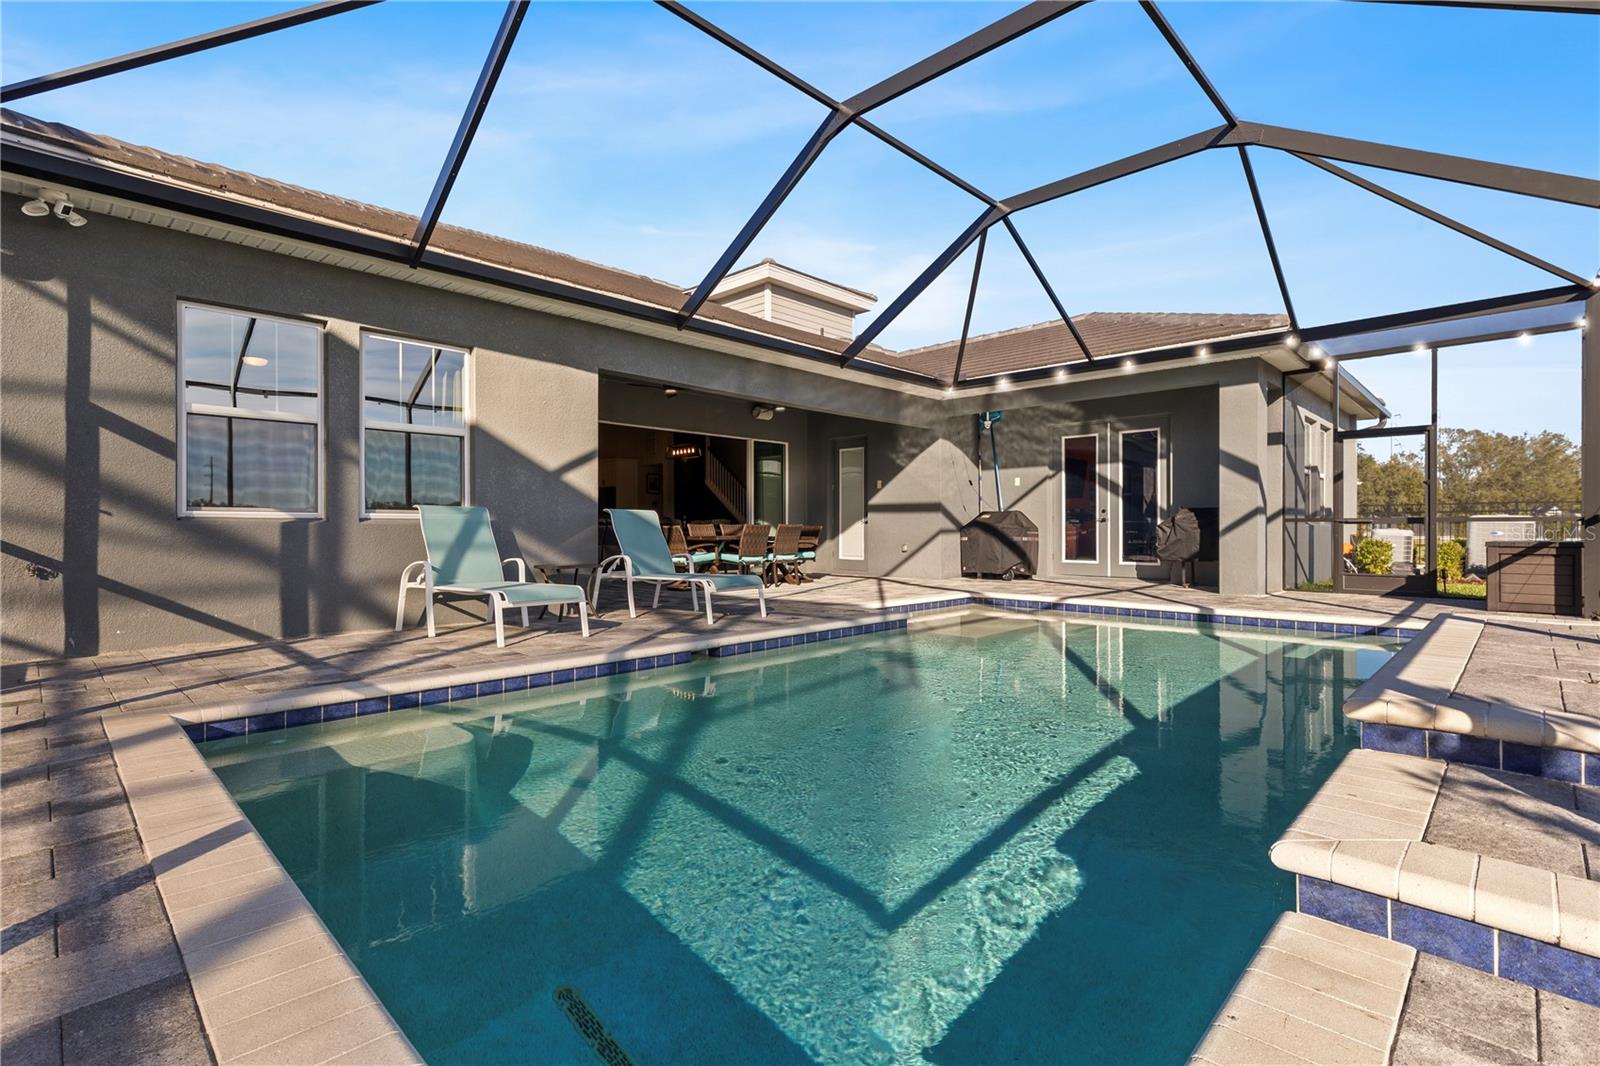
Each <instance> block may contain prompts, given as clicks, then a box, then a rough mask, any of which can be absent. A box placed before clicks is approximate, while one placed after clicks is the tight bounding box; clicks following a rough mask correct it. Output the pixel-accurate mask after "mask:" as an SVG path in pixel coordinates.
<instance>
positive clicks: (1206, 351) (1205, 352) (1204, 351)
mask: <svg viewBox="0 0 1600 1066" xmlns="http://www.w3.org/2000/svg"><path fill="white" fill-rule="evenodd" d="M1194 354H1195V355H1198V356H1199V357H1200V358H1202V359H1204V358H1206V357H1207V356H1209V355H1210V354H1211V349H1210V348H1207V347H1206V346H1205V345H1203V344H1202V345H1201V346H1200V347H1198V348H1196V349H1195V350H1194Z"/></svg>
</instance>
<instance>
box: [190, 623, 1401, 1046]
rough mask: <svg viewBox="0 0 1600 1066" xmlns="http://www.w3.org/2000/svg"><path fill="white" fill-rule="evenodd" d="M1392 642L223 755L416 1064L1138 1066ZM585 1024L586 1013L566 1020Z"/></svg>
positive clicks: (308, 739)
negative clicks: (599, 1061)
mask: <svg viewBox="0 0 1600 1066" xmlns="http://www.w3.org/2000/svg"><path fill="white" fill-rule="evenodd" d="M1390 651H1391V646H1389V645H1385V644H1382V643H1379V642H1376V641H1371V640H1360V641H1358V640H1352V639H1349V638H1341V639H1339V640H1331V639H1330V640H1323V641H1313V642H1304V643H1302V642H1295V641H1290V640H1281V639H1276V638H1269V637H1259V636H1255V635H1245V634H1242V633H1240V632H1238V631H1234V630H1228V631H1225V632H1224V631H1203V630H1199V629H1196V628H1193V627H1179V626H1161V625H1138V624H1116V623H1100V624H1089V623H1084V622H1077V621H1066V620H1062V619H1060V618H1038V617H1031V616H1030V617H1007V616H998V615H993V614H984V613H978V612H974V613H971V614H968V615H966V616H963V617H962V618H961V619H960V620H959V621H956V622H951V623H947V624H943V625H930V626H926V627H917V626H914V627H913V628H912V629H911V631H910V632H909V633H893V634H885V635H882V636H877V637H868V638H861V639H856V640H846V641H838V642H835V643H832V644H823V645H813V646H810V647H807V648H804V649H794V650H792V651H784V652H776V653H770V654H762V655H752V656H741V657H737V658H733V659H729V660H721V661H717V660H710V661H703V662H696V663H693V664H690V665H688V666H682V667H674V668H672V669H670V670H662V671H658V672H655V673H652V674H649V675H642V676H633V677H616V678H608V679H605V680H603V681H595V682H585V683H582V684H580V685H575V686H566V687H565V688H564V689H563V690H560V691H555V692H551V691H549V690H543V691H541V692H540V693H539V694H538V695H530V694H527V693H517V694H515V695H510V696H497V697H488V698H484V699H479V700H472V701H468V702H464V703H457V704H453V705H451V706H449V707H448V708H447V709H439V708H428V709H419V710H415V711H408V712H396V713H394V714H390V715H386V716H383V717H381V718H378V719H366V720H358V721H347V722H341V723H337V724H333V725H324V726H308V727H302V728H299V729H292V730H288V731H285V732H280V733H269V734H265V735H262V736H259V737H251V738H248V739H240V740H228V741H221V742H215V743H210V744H206V745H205V746H204V747H203V749H202V750H203V751H205V753H206V755H207V757H208V759H209V760H210V762H211V763H212V765H213V766H214V767H215V769H216V770H217V773H218V774H219V775H220V776H221V777H222V779H223V781H224V782H225V783H226V784H227V785H228V787H229V789H230V790H231V791H232V792H233V794H234V795H235V796H236V797H237V798H238V799H239V802H240V804H241V805H242V806H243V808H244V810H245V813H246V814H247V815H248V816H249V817H250V819H251V820H252V822H254V824H255V825H256V827H257V828H258V829H259V830H260V831H261V834H262V835H263V837H264V838H265V839H266V841H267V843H268V844H269V845H270V846H271V847H272V849H273V851H274V852H275V853H276V854H277V855H278V857H279V858H280V859H281V860H282V862H283V864H284V866H285V867H286V868H287V869H288V871H289V873H290V874H291V875H292V876H293V877H294V879H295V881H296V882H297V883H298V884H299V885H300V886H301V888H302V889H303V890H304V891H305V893H306V896H307V897H308V898H309V899H310V901H311V903H312V905H313V906H314V907H315V908H316V909H317V911H318V913H319V914H321V915H322V917H323V919H324V920H325V921H326V922H327V924H328V926H329V928H330V929H331V930H332V931H333V933H334V935H335V936H336V937H337V938H338V939H339V941H340V943H342V944H343V945H344V946H345V948H346V950H347V951H348V952H349V953H350V955H351V957H352V959H353V960H354V961H355V962H356V964H357V966H359V967H360V969H361V971H362V973H363V974H365V975H366V977H367V980H368V981H369V982H370V983H371V985H372V986H373V988H374V990H375V991H376V992H377V993H378V995H379V997H380V998H382V1000H383V1001H384V1003H385V1005H386V1006H388V1008H389V1010H390V1012H391V1013H392V1014H393V1015H394V1016H395V1019H396V1020H397V1021H398V1022H399V1024H400V1026H401V1027H402V1028H403V1029H404V1030H405V1032H406V1034H407V1035H408V1036H409V1037H410V1038H411V1040H412V1042H413V1043H414V1044H416V1046H417V1048H418V1050H419V1051H421V1052H422V1054H423V1055H424V1057H425V1058H427V1060H428V1061H429V1062H431V1063H434V1064H436V1066H437V1064H444V1063H488V1062H512V1061H529V1060H539V1061H551V1062H592V1061H595V1057H594V1054H593V1052H592V1051H591V1049H590V1047H589V1045H588V1044H587V1043H586V1041H585V1040H584V1039H583V1038H582V1037H581V1036H580V1034H579V1032H578V1029H577V1028H576V1027H575V1026H574V1024H573V1023H572V1021H571V1020H570V1018H569V1011H568V1010H564V1009H563V1005H562V1004H561V1003H558V1001H557V998H556V995H555V993H556V991H557V990H558V989H563V988H567V989H570V990H571V992H569V993H564V995H567V996H569V997H570V996H576V997H577V998H578V999H579V1000H581V1003H582V1004H584V1005H586V1006H587V1007H588V1009H590V1010H592V1012H593V1014H594V1015H595V1016H596V1017H597V1018H598V1019H599V1020H600V1022H601V1023H603V1024H604V1025H605V1027H606V1028H607V1030H608V1031H609V1033H610V1034H611V1036H612V1037H613V1038H614V1039H615V1040H616V1042H617V1043H618V1044H619V1045H620V1046H621V1047H622V1048H623V1049H624V1050H625V1051H626V1052H627V1054H628V1055H629V1056H630V1057H631V1058H632V1059H633V1060H634V1061H635V1062H637V1063H641V1064H643V1063H681V1062H696V1063H709V1062H739V1063H780V1062H803V1061H807V1060H810V1059H816V1060H821V1061H824V1062H851V1063H853V1062H890V1061H896V1060H906V1059H912V1060H915V1059H922V1060H926V1061H931V1062H937V1063H957V1062H998V1061H1015V1062H1029V1063H1037V1062H1067V1061H1074V1062H1112V1061H1115V1062H1152V1061H1172V1060H1177V1059H1180V1058H1182V1057H1183V1056H1185V1055H1186V1054H1187V1052H1188V1051H1189V1050H1190V1049H1191V1048H1192V1047H1193V1045H1194V1043H1195V1041H1196V1040H1197V1039H1198V1038H1199V1036H1200V1034H1201V1032H1202V1030H1203V1028H1204V1026H1205V1024H1206V1022H1207V1021H1208V1020H1209V1019H1210V1017H1211V1015H1212V1014H1213V1013H1214V1011H1215V1010H1216V1008H1217V1006H1218V1005H1219V1004H1220V1003H1221V1001H1222V999H1223V998H1224V996H1225V994H1226V993H1227V991H1228V988H1229V986H1230V985H1231V983H1232V981H1233V978H1234V977H1235V976H1236V975H1237V974H1238V972H1239V970H1240V968H1241V967H1242V966H1243V964H1244V962H1245V960H1246V959H1248V957H1249V955H1250V953H1251V951H1252V950H1253V948H1254V946H1255V944H1256V943H1257V942H1258V941H1259V939H1260V937H1261V936H1262V935H1263V934H1264V932H1265V930H1266V928H1267V926H1268V925H1269V924H1270V923H1271V921H1272V919H1273V918H1274V917H1275V916H1276V915H1277V914H1278V913H1279V912H1281V911H1283V910H1285V909H1290V908H1291V907H1292V903H1293V898H1292V894H1293V889H1292V881H1291V880H1290V879H1289V878H1287V877H1285V876H1283V875H1281V874H1279V873H1278V872H1277V871H1275V870H1274V869H1273V868H1272V867H1271V865H1270V864H1269V862H1268V861H1267V858H1266V849H1267V847H1268V846H1269V845H1270V844H1271V843H1272V841H1273V840H1275V839H1276V838H1277V836H1278V835H1279V833H1280V832H1281V831H1282V829H1283V828H1284V826H1285V825H1287V824H1288V822H1289V821H1290V820H1291V819H1292V818H1293V816H1294V815H1295V813H1296V812H1297V811H1298V810H1299V809H1300V807H1301V806H1302V804H1303V803H1304V801H1305V799H1306V798H1307V797H1308V796H1309V794H1310V793H1311V792H1312V791H1314V790H1315V788H1316V787H1317V785H1318V784H1320V783H1321V782H1322V781H1323V780H1324V779H1325V778H1326V776H1327V775H1328V773H1329V772H1330V771H1331V770H1332V768H1333V766H1334V764H1335V763H1336V762H1337V761H1338V759H1339V757H1340V755H1341V754H1342V753H1343V752H1344V751H1345V750H1347V749H1348V748H1349V747H1351V746H1353V739H1352V738H1353V729H1352V728H1351V727H1349V726H1347V725H1346V724H1345V723H1344V721H1343V719H1342V718H1341V716H1340V715H1339V714H1338V712H1337V708H1338V706H1339V705H1340V703H1341V701H1342V700H1343V697H1344V694H1345V693H1346V692H1348V691H1349V690H1350V689H1351V688H1353V687H1354V686H1355V685H1356V684H1358V683H1359V682H1360V681H1361V680H1362V679H1363V678H1365V677H1366V676H1368V675H1370V674H1371V673H1372V671H1373V670H1375V669H1376V668H1377V667H1378V665H1379V664H1380V663H1382V662H1383V661H1384V660H1385V659H1386V658H1387V657H1388V655H1389V654H1390ZM569 1006H570V1004H569Z"/></svg>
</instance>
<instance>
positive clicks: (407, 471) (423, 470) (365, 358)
mask: <svg viewBox="0 0 1600 1066" xmlns="http://www.w3.org/2000/svg"><path fill="white" fill-rule="evenodd" d="M466 372H467V353H466V352H463V351H460V350H458V349H455V348H443V347H439V346H438V345H431V344H421V343H418V342H416V341H405V340H399V339H396V338H394V337H384V336H380V335H378V334H374V333H364V334H362V335H361V430H362V447H361V466H362V481H363V483H364V484H365V486H366V488H365V494H364V497H363V499H364V501H365V503H364V507H363V510H364V512H367V513H370V512H373V511H400V510H409V509H410V508H412V507H414V506H416V505H417V504H419V503H438V504H462V503H465V502H466V469H467V418H466Z"/></svg>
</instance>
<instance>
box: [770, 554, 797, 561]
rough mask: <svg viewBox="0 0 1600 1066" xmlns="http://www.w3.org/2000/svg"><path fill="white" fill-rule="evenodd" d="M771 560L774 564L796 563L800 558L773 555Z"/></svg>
mask: <svg viewBox="0 0 1600 1066" xmlns="http://www.w3.org/2000/svg"><path fill="white" fill-rule="evenodd" d="M772 558H773V561H774V562H780V563H792V562H796V561H798V560H799V559H801V558H802V556H799V555H774V556H773V557H772Z"/></svg>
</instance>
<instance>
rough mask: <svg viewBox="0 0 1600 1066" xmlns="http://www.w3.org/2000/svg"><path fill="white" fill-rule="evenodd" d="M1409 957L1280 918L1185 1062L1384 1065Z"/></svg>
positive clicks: (1303, 920)
mask: <svg viewBox="0 0 1600 1066" xmlns="http://www.w3.org/2000/svg"><path fill="white" fill-rule="evenodd" d="M1416 959H1417V953H1416V951H1415V950H1414V949H1412V948H1410V947H1407V946H1406V945H1404V944H1396V943H1395V942H1393V941H1391V940H1383V939H1381V938H1379V937H1375V936H1369V935H1368V934H1366V933H1359V932H1356V931H1354V930H1351V929H1346V928H1345V927H1344V926H1341V925H1337V924H1335V923H1333V922H1328V921H1323V920H1322V919H1320V918H1313V917H1310V916H1309V915H1304V914H1285V915H1283V916H1282V917H1281V918H1279V919H1278V921H1277V923H1276V924H1274V925H1273V927H1272V929H1271V931H1270V932H1268V933H1267V937H1266V939H1265V940H1263V941H1262V943H1261V947H1260V949H1258V950H1257V951H1256V954H1255V957H1254V958H1252V959H1251V960H1250V963H1249V965H1248V966H1246V967H1245V971H1244V973H1243V974H1241V975H1240V977H1239V980H1238V982H1237V983H1236V984H1235V985H1234V986H1233V991H1232V992H1230V993H1229V995H1228V1000H1227V1002H1226V1003H1224V1004H1223V1006H1222V1009H1221V1010H1220V1011H1218V1012H1217V1016H1216V1018H1215V1019H1213V1020H1212V1022H1211V1027H1210V1028H1209V1029H1207V1030H1206V1035H1205V1037H1204V1038H1203V1039H1202V1040H1201V1041H1200V1044H1199V1046H1198V1047H1196V1048H1195V1050H1194V1058H1193V1061H1195V1062H1200V1063H1210V1064H1211V1066H1261V1064H1263V1063H1285V1062H1287V1063H1300V1062H1328V1063H1332V1062H1339V1063H1371V1064H1375V1066H1376V1064H1383V1063H1387V1062H1388V1061H1389V1052H1390V1049H1391V1048H1393V1046H1394V1039H1395V1034H1396V1033H1397V1032H1398V1030H1399V1026H1400V1015H1401V1012H1402V1010H1403V1009H1404V1007H1405V1001H1406V989H1407V988H1408V987H1409V986H1410V983H1411V971H1412V968H1413V967H1414V966H1415V964H1416Z"/></svg>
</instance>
